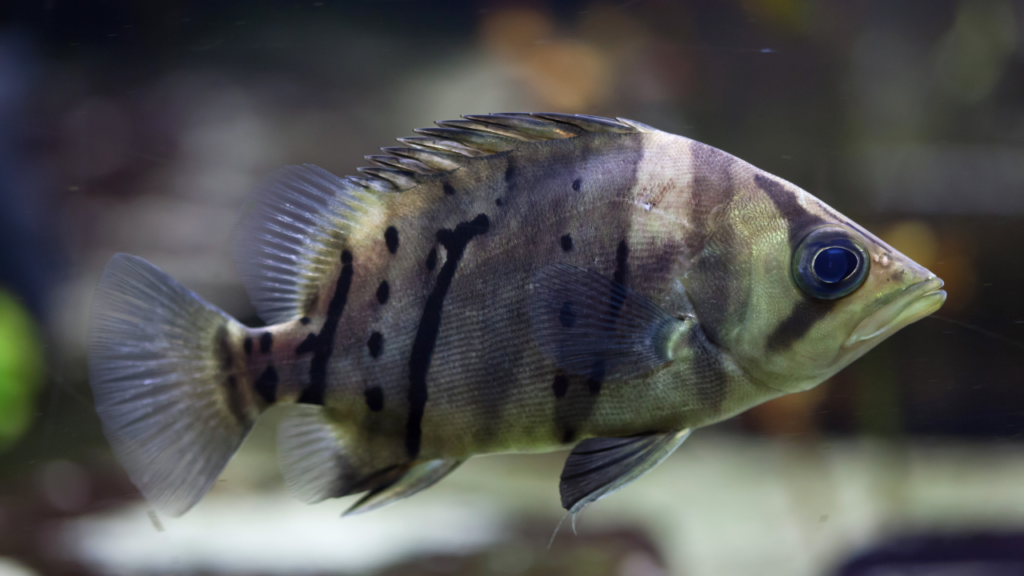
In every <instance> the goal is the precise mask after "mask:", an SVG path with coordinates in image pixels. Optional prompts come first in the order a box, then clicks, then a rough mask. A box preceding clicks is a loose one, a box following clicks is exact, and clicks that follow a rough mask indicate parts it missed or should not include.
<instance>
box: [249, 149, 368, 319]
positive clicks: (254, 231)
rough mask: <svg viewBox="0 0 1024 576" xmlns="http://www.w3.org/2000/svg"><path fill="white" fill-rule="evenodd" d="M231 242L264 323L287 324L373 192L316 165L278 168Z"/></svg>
mask: <svg viewBox="0 0 1024 576" xmlns="http://www.w3.org/2000/svg"><path fill="white" fill-rule="evenodd" d="M260 188H261V190H260V192H261V195H260V197H259V198H258V199H257V204H256V206H255V207H254V208H253V209H252V210H251V211H250V212H249V213H248V214H247V215H246V216H245V218H244V219H243V221H242V224H241V226H240V230H239V234H238V236H237V238H236V241H235V257H236V265H237V266H238V271H239V275H240V276H241V277H242V284H243V285H245V289H246V290H247V291H248V292H249V297H250V298H252V301H253V305H254V306H256V311H257V312H258V313H259V315H260V318H262V319H263V320H264V321H265V322H267V323H268V324H275V323H278V322H285V321H287V320H293V319H295V318H298V317H299V316H301V315H302V314H303V312H304V311H303V309H302V308H303V306H304V304H305V303H306V302H308V301H309V299H310V298H311V297H313V295H314V294H316V293H317V290H318V289H319V282H320V281H322V279H323V278H326V277H327V276H328V275H329V274H330V273H331V272H332V271H333V269H334V267H335V264H336V262H338V258H339V255H340V253H341V250H342V246H343V244H344V237H345V234H346V232H347V229H348V226H350V225H351V223H352V222H353V221H354V220H356V219H357V217H358V212H359V209H360V207H361V203H362V200H364V199H365V197H366V195H367V194H373V193H374V192H373V191H372V190H371V189H370V188H368V187H364V186H361V185H359V183H358V182H355V181H353V180H352V179H347V180H346V179H341V178H338V177H337V176H335V175H333V174H331V173H330V172H327V171H326V170H323V169H322V168H317V167H316V166H289V167H287V168H282V169H280V170H278V171H276V172H274V173H273V174H271V175H270V176H268V177H267V179H266V180H264V181H263V183H262V184H261V185H260Z"/></svg>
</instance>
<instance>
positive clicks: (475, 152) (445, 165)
mask: <svg viewBox="0 0 1024 576" xmlns="http://www.w3.org/2000/svg"><path fill="white" fill-rule="evenodd" d="M463 118H464V119H463V120H440V121H438V122H435V124H437V128H418V129H416V130H413V132H416V133H417V134H420V136H416V137H411V138H399V139H398V141H399V142H401V143H403V144H405V147H390V148H381V150H383V151H384V152H386V153H388V154H390V156H380V155H378V156H367V157H366V159H367V160H370V161H372V162H373V163H374V164H376V165H377V166H379V167H380V168H360V169H359V170H360V172H362V175H363V178H364V179H366V180H372V179H373V178H377V179H379V180H382V181H383V184H384V185H386V186H389V187H393V188H395V189H397V190H399V191H401V190H407V189H409V188H412V187H413V186H415V185H416V184H418V183H419V181H420V179H421V178H423V177H424V176H429V175H432V174H439V173H444V172H450V171H452V170H456V169H458V168H460V167H462V166H464V165H465V164H466V163H467V161H468V160H469V159H470V158H476V157H480V156H488V155H490V154H496V153H498V152H505V151H507V150H511V149H513V148H515V147H516V146H519V145H520V144H522V143H524V142H537V141H542V140H561V139H563V138H575V137H577V136H580V135H582V134H585V133H587V132H611V133H617V134H627V133H635V132H654V131H655V129H654V128H651V127H650V126H646V125H644V124H641V123H639V122H634V121H632V120H626V119H623V118H619V119H611V118H601V117H599V116H587V115H584V114H553V113H537V114H525V113H518V112H513V113H503V114H468V115H465V116H463Z"/></svg>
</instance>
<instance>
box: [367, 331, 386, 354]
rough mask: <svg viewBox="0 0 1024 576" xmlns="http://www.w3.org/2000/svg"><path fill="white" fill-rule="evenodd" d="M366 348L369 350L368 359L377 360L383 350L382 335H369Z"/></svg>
mask: <svg viewBox="0 0 1024 576" xmlns="http://www.w3.org/2000/svg"><path fill="white" fill-rule="evenodd" d="M366 347H367V348H368V349H369V350H370V357H371V358H377V357H378V356H380V353H381V352H382V351H383V350H384V335H383V334H381V333H380V332H374V333H373V334H370V339H369V340H367V341H366Z"/></svg>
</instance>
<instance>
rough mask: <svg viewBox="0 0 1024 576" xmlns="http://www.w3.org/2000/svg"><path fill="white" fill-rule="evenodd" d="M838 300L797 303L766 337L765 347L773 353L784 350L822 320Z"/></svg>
mask: <svg viewBox="0 0 1024 576" xmlns="http://www.w3.org/2000/svg"><path fill="white" fill-rule="evenodd" d="M837 302H838V300H805V301H802V302H797V303H796V305H795V306H793V310H791V311H790V313H789V316H787V317H786V319H785V320H783V321H782V323H781V324H779V325H778V327H776V328H775V330H774V331H772V333H771V334H769V335H768V340H767V342H766V345H767V347H768V349H769V350H771V351H773V352H775V351H778V350H784V349H786V348H789V347H790V346H792V345H793V343H794V342H796V341H797V340H799V339H801V338H803V337H804V335H806V334H807V332H808V331H810V329H811V328H813V327H814V325H815V324H817V323H818V321H819V320H821V319H822V318H824V317H825V316H826V315H827V314H828V313H829V312H831V311H832V308H834V307H835V305H836V303H837Z"/></svg>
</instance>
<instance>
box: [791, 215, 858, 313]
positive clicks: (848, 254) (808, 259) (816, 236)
mask: <svg viewBox="0 0 1024 576" xmlns="http://www.w3.org/2000/svg"><path fill="white" fill-rule="evenodd" d="M868 267H869V260H868V257H867V252H866V251H865V250H864V248H863V246H861V244H860V242H859V241H858V239H857V238H856V237H855V236H854V235H853V234H852V233H851V232H850V231H849V230H846V229H845V228H840V227H837V226H827V227H822V228H817V229H815V230H813V231H812V232H811V233H810V234H808V235H807V237H806V238H804V239H803V240H802V241H801V242H800V244H799V245H798V246H797V247H796V252H795V253H794V254H793V277H794V279H795V280H796V283H797V286H799V287H800V289H801V290H803V291H804V292H805V293H807V294H808V295H809V296H811V297H813V298H818V299H821V300H835V299H836V298H842V297H843V296H846V295H847V294H849V293H851V292H853V291H854V290H856V289H857V288H859V287H860V285H861V284H863V283H864V280H865V279H866V278H867V275H868Z"/></svg>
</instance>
